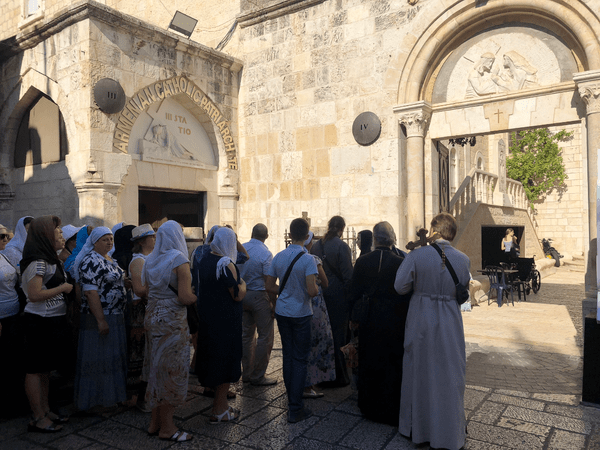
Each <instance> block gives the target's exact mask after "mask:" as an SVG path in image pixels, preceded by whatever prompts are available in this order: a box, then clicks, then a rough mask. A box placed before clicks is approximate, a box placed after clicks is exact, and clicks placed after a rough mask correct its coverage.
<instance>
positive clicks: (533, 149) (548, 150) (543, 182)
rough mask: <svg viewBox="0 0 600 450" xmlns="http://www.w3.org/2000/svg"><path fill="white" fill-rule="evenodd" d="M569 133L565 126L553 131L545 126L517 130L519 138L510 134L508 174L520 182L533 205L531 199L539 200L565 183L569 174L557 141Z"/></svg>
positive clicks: (507, 161) (570, 134) (565, 137)
mask: <svg viewBox="0 0 600 450" xmlns="http://www.w3.org/2000/svg"><path fill="white" fill-rule="evenodd" d="M572 135H573V133H572V132H567V131H566V130H561V131H559V132H558V133H556V134H552V133H550V131H549V130H548V129H547V128H539V129H537V130H523V131H520V132H519V136H520V137H521V138H520V139H517V137H516V134H515V133H513V134H512V145H511V146H510V152H511V153H510V155H509V156H508V158H507V159H506V169H507V175H508V177H509V178H512V179H513V180H517V181H520V182H521V183H522V184H523V187H524V188H525V194H526V195H527V198H528V199H529V203H530V204H531V208H532V209H533V208H534V206H533V202H535V201H538V200H542V199H543V198H544V197H545V196H546V195H547V194H548V193H549V192H550V191H552V189H554V188H558V187H561V186H564V184H565V180H566V179H567V178H568V176H567V174H566V172H565V165H564V162H563V159H562V156H561V154H560V153H561V149H560V147H559V146H558V142H560V141H564V140H566V139H568V138H569V137H570V136H572Z"/></svg>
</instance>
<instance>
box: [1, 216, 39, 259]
mask: <svg viewBox="0 0 600 450" xmlns="http://www.w3.org/2000/svg"><path fill="white" fill-rule="evenodd" d="M32 220H33V217H31V216H25V217H21V218H20V219H19V221H18V222H17V226H16V227H15V235H14V236H13V238H12V239H11V240H10V242H9V243H8V244H6V247H5V248H4V250H2V253H3V254H4V256H6V257H7V258H8V260H9V261H10V263H11V264H12V265H13V266H14V267H17V268H18V267H19V264H20V263H21V259H23V247H25V241H26V240H27V230H28V229H29V223H30V222H31V221H32Z"/></svg>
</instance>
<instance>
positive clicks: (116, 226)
mask: <svg viewBox="0 0 600 450" xmlns="http://www.w3.org/2000/svg"><path fill="white" fill-rule="evenodd" d="M124 225H125V222H119V223H118V224H116V225H115V226H114V227H112V230H111V231H112V235H113V236H114V235H115V233H116V232H117V231H119V230H120V229H121V228H123V226H124ZM114 252H115V246H114V245H113V248H111V249H110V251H109V252H108V256H110V257H111V258H112V255H113V253H114Z"/></svg>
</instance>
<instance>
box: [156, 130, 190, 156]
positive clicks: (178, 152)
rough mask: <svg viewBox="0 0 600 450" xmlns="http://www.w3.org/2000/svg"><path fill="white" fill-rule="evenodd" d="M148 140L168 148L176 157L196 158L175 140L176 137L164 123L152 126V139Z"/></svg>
mask: <svg viewBox="0 0 600 450" xmlns="http://www.w3.org/2000/svg"><path fill="white" fill-rule="evenodd" d="M150 142H152V143H154V144H158V145H160V146H161V147H163V148H166V149H168V150H169V152H170V153H171V154H172V155H173V156H174V157H176V158H181V159H189V160H195V159H196V158H194V155H192V154H191V153H190V152H189V151H188V150H187V149H186V148H185V147H184V146H183V145H181V144H180V143H179V142H177V138H176V137H175V136H173V133H171V132H170V131H169V130H168V129H167V127H166V125H154V126H153V127H152V140H151V141H150Z"/></svg>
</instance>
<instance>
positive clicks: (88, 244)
mask: <svg viewBox="0 0 600 450" xmlns="http://www.w3.org/2000/svg"><path fill="white" fill-rule="evenodd" d="M107 234H110V235H112V231H110V228H107V227H96V228H94V229H93V230H92V233H91V234H90V235H89V236H88V238H87V240H86V241H85V244H84V246H83V247H82V248H81V251H80V252H79V253H78V254H77V258H75V264H73V273H72V275H73V276H74V277H75V280H76V281H79V280H80V279H81V276H80V274H79V269H80V266H81V262H82V261H83V258H85V257H86V256H87V255H89V254H90V253H91V252H92V250H94V244H95V243H96V242H98V239H100V238H101V237H102V236H106V235H107Z"/></svg>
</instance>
